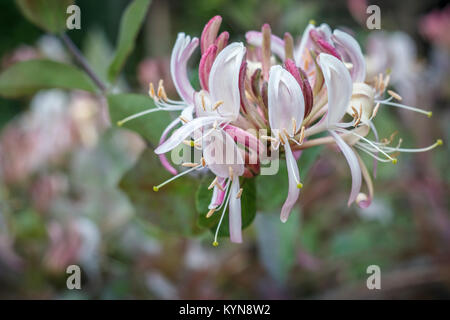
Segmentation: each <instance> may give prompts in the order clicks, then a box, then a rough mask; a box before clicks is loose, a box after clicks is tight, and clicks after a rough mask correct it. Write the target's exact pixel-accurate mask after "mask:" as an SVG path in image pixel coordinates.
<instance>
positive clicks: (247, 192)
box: [195, 177, 256, 237]
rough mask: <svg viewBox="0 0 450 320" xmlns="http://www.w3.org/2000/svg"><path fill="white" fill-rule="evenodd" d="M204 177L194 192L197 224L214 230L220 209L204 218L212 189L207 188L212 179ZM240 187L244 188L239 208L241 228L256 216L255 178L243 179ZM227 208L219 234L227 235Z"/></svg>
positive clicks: (217, 222) (220, 212)
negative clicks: (240, 211)
mask: <svg viewBox="0 0 450 320" xmlns="http://www.w3.org/2000/svg"><path fill="white" fill-rule="evenodd" d="M210 178H211V179H205V180H204V181H203V183H202V184H201V185H200V186H199V188H198V189H197V193H196V196H195V198H196V201H195V205H196V208H197V212H198V214H199V215H198V219H197V225H198V226H199V227H200V228H203V229H210V230H211V231H212V232H216V228H217V225H218V224H219V220H220V216H221V215H222V211H223V210H220V211H216V212H215V213H214V214H213V215H212V216H211V217H210V218H206V213H207V212H208V205H209V202H210V201H211V196H212V189H211V190H208V186H209V183H210V182H211V180H212V177H210ZM241 187H242V188H243V189H244V190H243V192H242V195H241V210H242V229H245V228H247V227H248V226H250V224H251V223H252V222H253V220H254V219H255V216H256V184H255V179H244V180H243V182H242V185H241ZM229 235H230V233H229V226H228V210H227V212H226V213H225V217H224V219H223V222H222V225H221V227H220V231H219V236H220V237H228V236H229Z"/></svg>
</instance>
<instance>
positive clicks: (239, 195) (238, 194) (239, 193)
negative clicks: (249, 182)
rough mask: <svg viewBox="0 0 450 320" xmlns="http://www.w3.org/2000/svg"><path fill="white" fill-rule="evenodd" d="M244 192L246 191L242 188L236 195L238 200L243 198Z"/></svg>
mask: <svg viewBox="0 0 450 320" xmlns="http://www.w3.org/2000/svg"><path fill="white" fill-rule="evenodd" d="M243 191H244V189H242V188H240V189H239V192H238V193H237V195H236V199H239V198H240V197H241V196H242V192H243Z"/></svg>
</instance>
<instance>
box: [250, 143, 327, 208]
mask: <svg viewBox="0 0 450 320" xmlns="http://www.w3.org/2000/svg"><path fill="white" fill-rule="evenodd" d="M322 148H323V147H322V146H316V147H312V148H308V149H305V150H303V152H302V154H301V156H300V159H299V160H298V162H297V163H298V168H299V172H300V180H301V181H305V180H306V177H307V175H308V172H309V170H310V169H311V167H312V166H313V164H314V163H315V161H316V160H317V158H318V157H319V155H320V153H321V151H322ZM278 164H279V169H278V172H277V173H276V174H275V175H271V176H269V175H260V176H258V177H257V178H256V179H257V180H258V181H257V188H258V194H257V197H258V210H261V211H264V212H269V211H274V210H277V209H280V208H281V206H282V204H283V203H284V201H286V197H287V195H288V191H289V181H288V173H287V167H286V161H285V159H280V160H279V163H278ZM267 186H270V189H268V187H267ZM307 187H308V185H307V184H305V188H307ZM273 190H276V192H273ZM301 197H302V192H301V191H300V197H299V199H300V201H301Z"/></svg>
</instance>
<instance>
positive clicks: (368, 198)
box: [356, 154, 373, 209]
mask: <svg viewBox="0 0 450 320" xmlns="http://www.w3.org/2000/svg"><path fill="white" fill-rule="evenodd" d="M356 156H357V157H358V161H359V165H360V167H361V172H362V175H363V177H364V181H365V182H366V185H367V190H368V191H369V194H368V195H367V194H365V193H360V194H358V196H357V197H356V203H357V204H358V206H359V207H360V208H363V209H365V208H368V207H369V206H370V205H371V204H372V199H373V183H372V178H371V177H370V174H369V170H367V167H366V165H365V164H364V162H363V161H362V159H361V157H360V156H359V155H358V154H356Z"/></svg>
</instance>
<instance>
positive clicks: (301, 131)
mask: <svg viewBox="0 0 450 320" xmlns="http://www.w3.org/2000/svg"><path fill="white" fill-rule="evenodd" d="M305 130H306V128H305V126H302V128H301V129H300V138H299V139H298V142H299V143H300V144H302V143H303V140H305Z"/></svg>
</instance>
